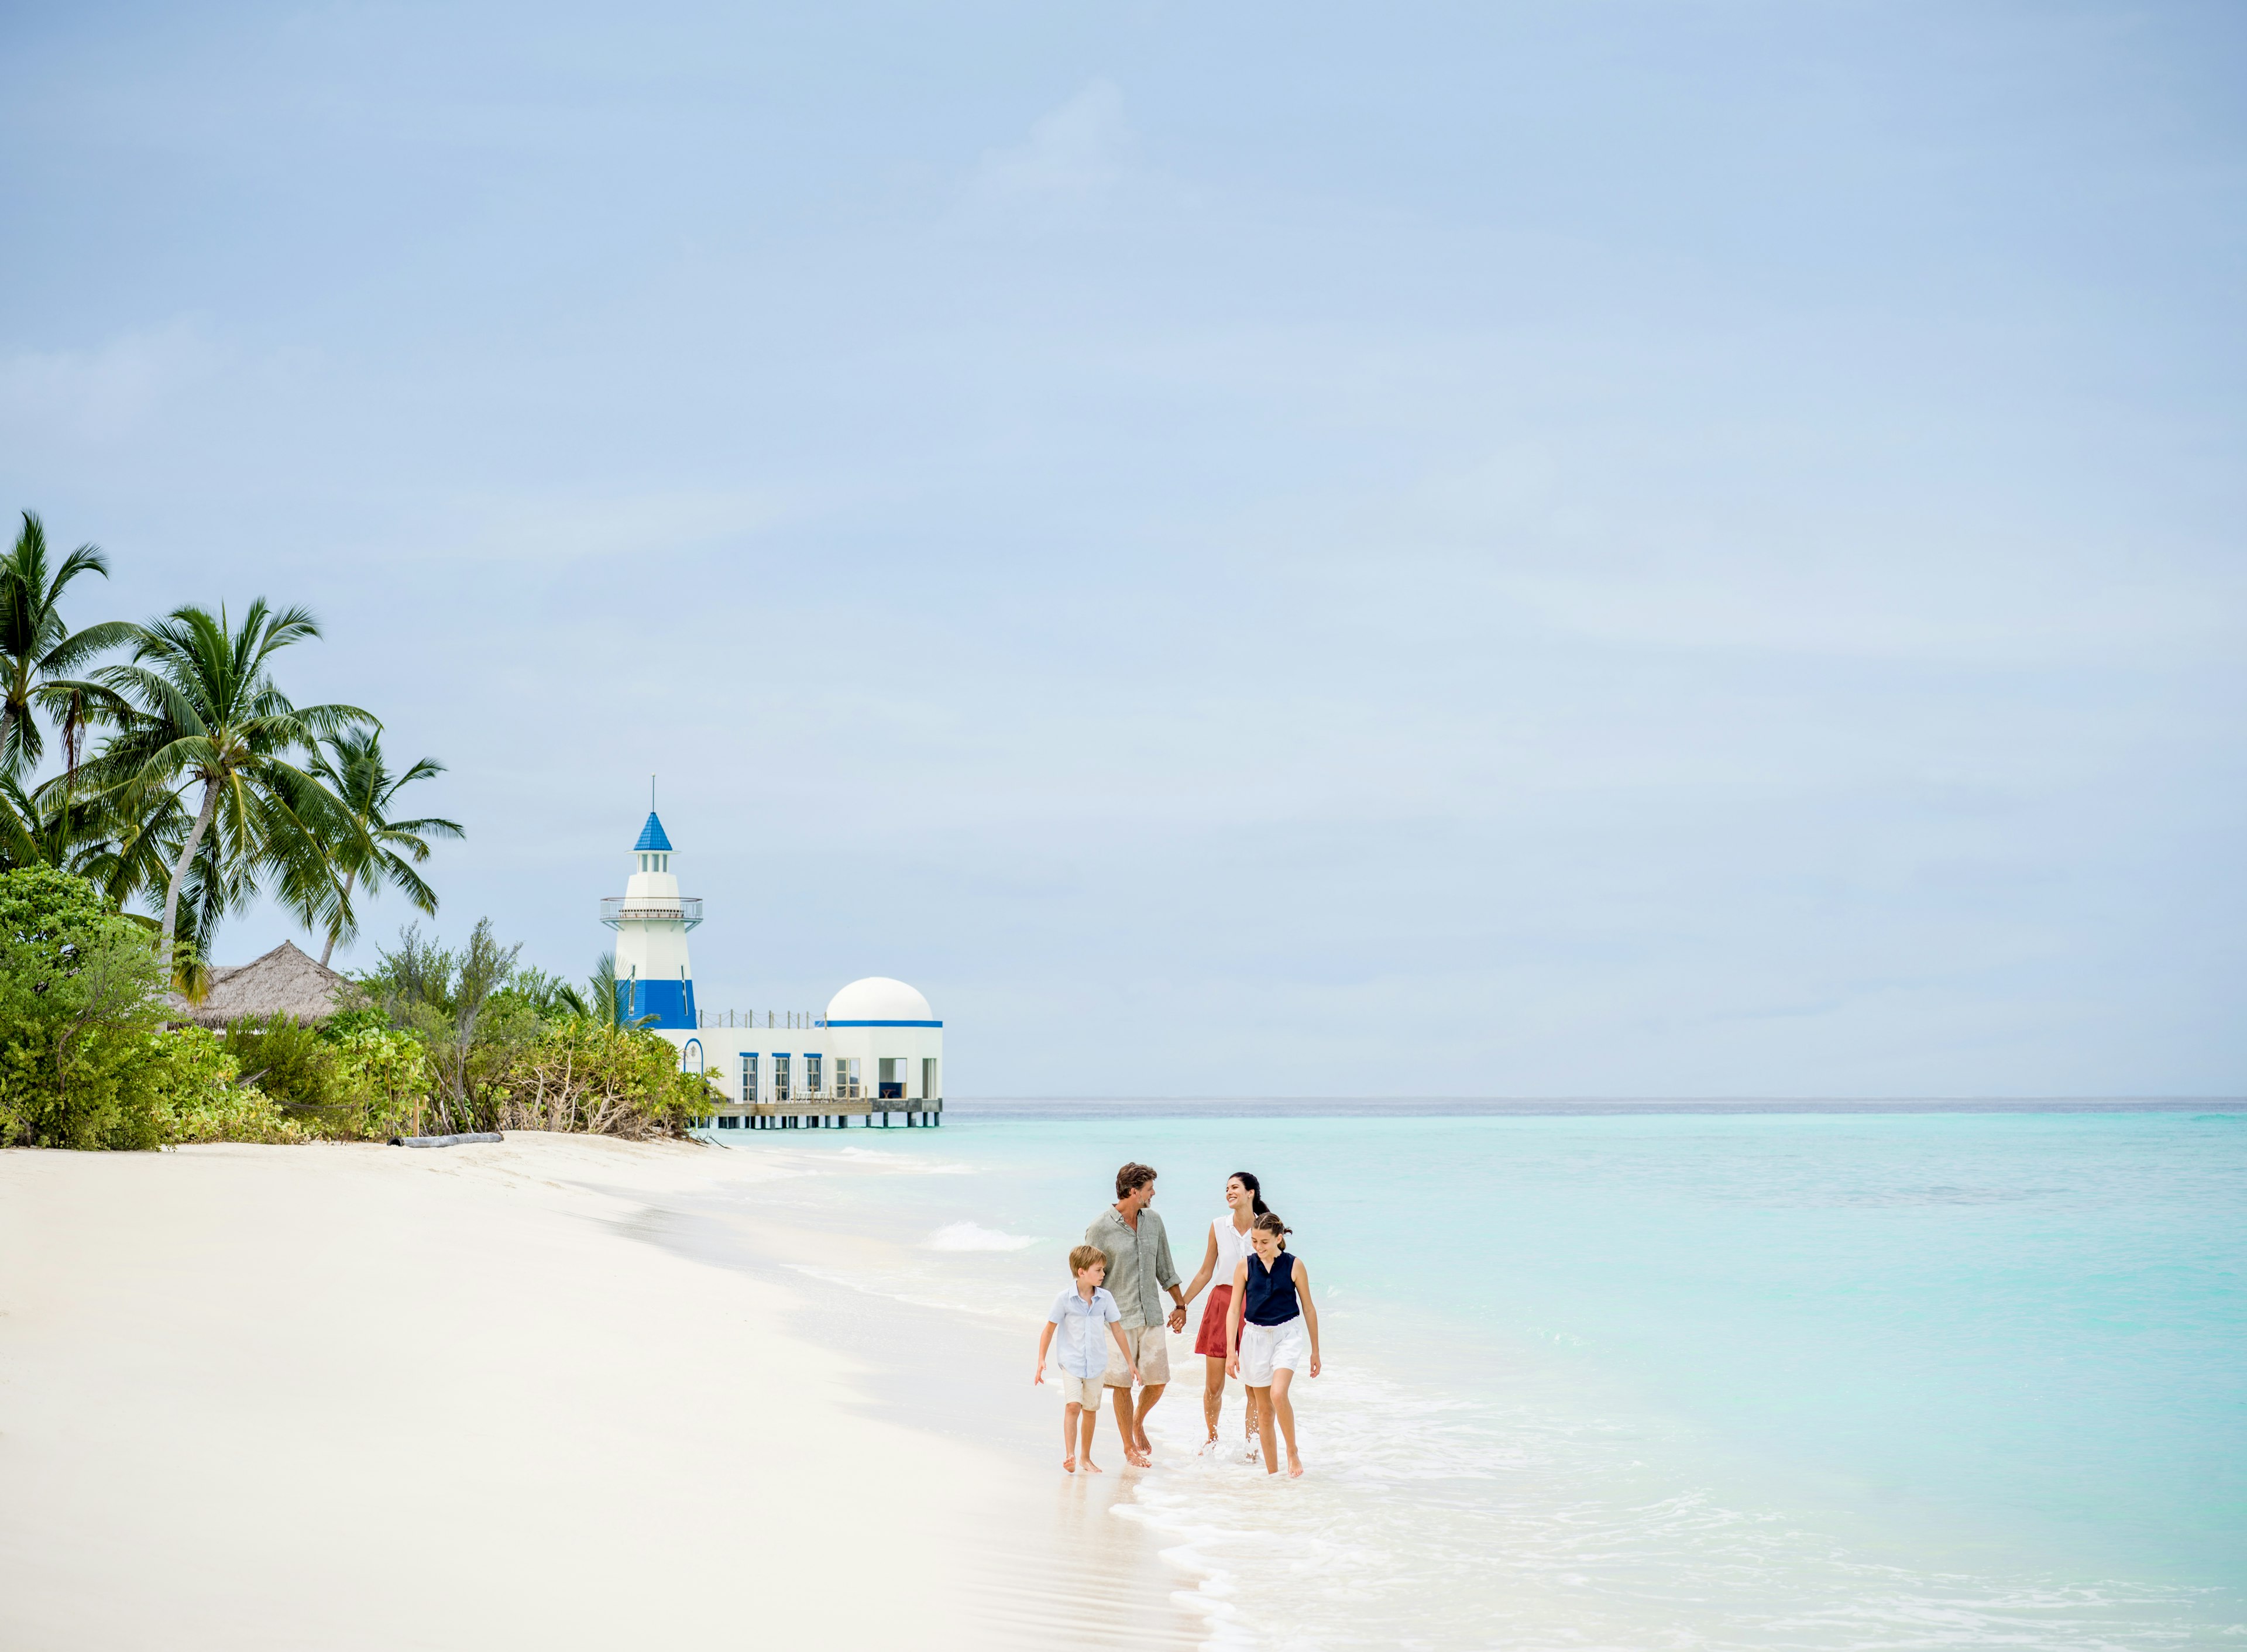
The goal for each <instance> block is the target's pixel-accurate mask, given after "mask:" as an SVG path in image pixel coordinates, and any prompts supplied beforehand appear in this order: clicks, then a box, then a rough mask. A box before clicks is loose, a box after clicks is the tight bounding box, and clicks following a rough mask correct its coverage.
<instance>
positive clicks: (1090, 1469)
mask: <svg viewBox="0 0 2247 1652" xmlns="http://www.w3.org/2000/svg"><path fill="white" fill-rule="evenodd" d="M1084 1471H1085V1472H1086V1473H1087V1474H1105V1473H1107V1472H1108V1471H1107V1470H1106V1469H1103V1468H1102V1467H1101V1466H1100V1464H1097V1463H1096V1462H1094V1461H1093V1460H1092V1459H1091V1458H1090V1457H1087V1458H1085V1459H1084Z"/></svg>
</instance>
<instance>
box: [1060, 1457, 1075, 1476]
mask: <svg viewBox="0 0 2247 1652" xmlns="http://www.w3.org/2000/svg"><path fill="white" fill-rule="evenodd" d="M1061 1471H1062V1473H1063V1474H1074V1473H1076V1458H1075V1457H1063V1458H1062V1460H1061Z"/></svg>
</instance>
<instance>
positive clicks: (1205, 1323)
mask: <svg viewBox="0 0 2247 1652" xmlns="http://www.w3.org/2000/svg"><path fill="white" fill-rule="evenodd" d="M1232 1317H1233V1287H1231V1286H1230V1285H1212V1286H1211V1287H1209V1304H1208V1306H1207V1307H1204V1308H1203V1309H1202V1311H1201V1329H1200V1331H1199V1332H1198V1333H1197V1334H1196V1335H1195V1337H1194V1352H1195V1353H1197V1354H1202V1355H1207V1356H1208V1357H1209V1358H1211V1359H1213V1360H1221V1359H1223V1358H1224V1357H1225V1356H1226V1355H1227V1354H1229V1353H1231V1352H1232V1349H1230V1348H1226V1345H1225V1322H1226V1321H1227V1320H1229V1319H1231V1318H1232Z"/></svg>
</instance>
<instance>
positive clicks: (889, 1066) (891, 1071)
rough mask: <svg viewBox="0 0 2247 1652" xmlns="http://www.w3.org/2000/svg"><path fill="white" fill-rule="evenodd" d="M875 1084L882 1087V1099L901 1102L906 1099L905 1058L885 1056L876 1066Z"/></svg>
mask: <svg viewBox="0 0 2247 1652" xmlns="http://www.w3.org/2000/svg"><path fill="white" fill-rule="evenodd" d="M874 1075H875V1078H874V1082H876V1083H878V1084H879V1085H880V1086H881V1087H882V1095H881V1099H882V1100H883V1101H885V1102H901V1101H903V1100H905V1057H904V1056H902V1055H884V1056H883V1057H882V1058H881V1060H880V1061H879V1062H878V1063H877V1064H876V1065H875V1068H874Z"/></svg>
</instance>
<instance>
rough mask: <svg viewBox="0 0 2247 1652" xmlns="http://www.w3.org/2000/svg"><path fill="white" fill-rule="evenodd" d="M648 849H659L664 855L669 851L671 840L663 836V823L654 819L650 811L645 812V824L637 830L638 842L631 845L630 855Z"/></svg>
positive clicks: (652, 812) (653, 812)
mask: <svg viewBox="0 0 2247 1652" xmlns="http://www.w3.org/2000/svg"><path fill="white" fill-rule="evenodd" d="M650 849H659V850H663V851H664V852H665V853H666V854H668V853H669V852H670V851H671V840H670V839H669V838H668V837H666V836H664V835H663V823H662V822H661V821H659V820H658V819H657V818H656V817H655V811H654V810H653V809H649V810H648V811H647V824H646V825H645V826H643V827H641V828H640V829H639V842H638V843H634V844H633V845H632V853H634V854H635V855H637V854H639V852H641V851H642V850H650Z"/></svg>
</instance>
